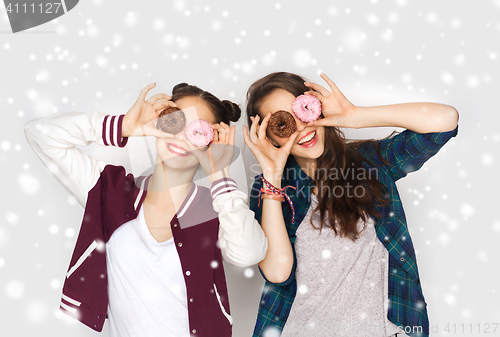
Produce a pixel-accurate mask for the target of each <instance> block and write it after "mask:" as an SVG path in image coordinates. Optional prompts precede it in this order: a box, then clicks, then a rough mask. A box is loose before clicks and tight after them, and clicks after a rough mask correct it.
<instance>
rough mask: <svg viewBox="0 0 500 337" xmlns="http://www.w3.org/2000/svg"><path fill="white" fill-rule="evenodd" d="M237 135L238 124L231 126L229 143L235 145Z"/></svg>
mask: <svg viewBox="0 0 500 337" xmlns="http://www.w3.org/2000/svg"><path fill="white" fill-rule="evenodd" d="M235 135H236V126H234V125H233V126H231V128H230V131H229V145H234V137H235Z"/></svg>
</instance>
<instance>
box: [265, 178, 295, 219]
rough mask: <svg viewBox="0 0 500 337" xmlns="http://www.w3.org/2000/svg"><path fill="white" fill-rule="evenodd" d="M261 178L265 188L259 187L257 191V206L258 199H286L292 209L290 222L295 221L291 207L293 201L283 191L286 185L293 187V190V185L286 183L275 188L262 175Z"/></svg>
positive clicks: (293, 210)
mask: <svg viewBox="0 0 500 337" xmlns="http://www.w3.org/2000/svg"><path fill="white" fill-rule="evenodd" d="M260 178H261V179H262V182H263V183H264V185H265V186H266V188H261V189H260V193H259V205H258V206H259V207H260V199H274V200H280V201H284V198H286V200H287V201H288V204H289V205H290V208H291V209H292V223H294V221H295V209H294V208H293V203H292V200H291V199H290V197H289V196H288V195H286V193H285V189H286V188H288V187H291V188H293V189H294V190H295V189H296V188H295V187H294V186H291V185H288V186H285V187H283V188H277V187H276V186H274V185H273V184H271V183H270V182H269V181H267V179H266V178H264V176H261V177H260Z"/></svg>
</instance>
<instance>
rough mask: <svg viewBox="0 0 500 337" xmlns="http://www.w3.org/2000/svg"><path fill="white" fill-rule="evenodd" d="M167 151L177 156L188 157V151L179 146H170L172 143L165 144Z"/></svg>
mask: <svg viewBox="0 0 500 337" xmlns="http://www.w3.org/2000/svg"><path fill="white" fill-rule="evenodd" d="M167 149H168V150H169V151H170V152H172V153H174V154H178V155H181V156H189V154H190V153H189V151H188V150H186V149H184V148H182V147H180V146H177V145H175V144H172V143H167Z"/></svg>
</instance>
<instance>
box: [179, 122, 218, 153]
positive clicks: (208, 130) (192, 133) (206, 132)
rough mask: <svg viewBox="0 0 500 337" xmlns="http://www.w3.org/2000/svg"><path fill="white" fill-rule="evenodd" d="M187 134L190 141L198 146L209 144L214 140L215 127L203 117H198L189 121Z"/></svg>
mask: <svg viewBox="0 0 500 337" xmlns="http://www.w3.org/2000/svg"><path fill="white" fill-rule="evenodd" d="M185 134H186V138H187V139H188V140H189V142H191V144H193V145H194V146H197V147H201V146H205V145H208V144H210V142H211V141H212V140H214V129H212V126H211V125H210V123H209V122H207V121H205V120H203V119H196V120H194V121H192V122H191V123H189V124H188V126H187V127H186V132H185Z"/></svg>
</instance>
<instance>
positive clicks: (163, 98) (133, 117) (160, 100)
mask: <svg viewBox="0 0 500 337" xmlns="http://www.w3.org/2000/svg"><path fill="white" fill-rule="evenodd" d="M155 86H156V83H151V84H149V85H148V86H146V87H145V88H144V89H142V90H141V93H140V94H139V98H138V99H137V101H136V102H135V103H134V105H133V106H132V107H131V108H130V110H129V111H128V112H127V113H126V114H125V117H124V118H123V123H122V137H131V136H155V137H173V135H171V134H169V133H165V132H163V131H161V130H159V129H157V128H156V127H155V123H156V120H157V119H158V116H159V114H160V112H162V110H163V109H165V108H166V107H168V106H173V107H174V106H176V105H175V103H174V102H172V101H170V99H171V97H170V96H169V95H167V94H156V95H153V96H151V97H150V98H149V99H148V100H146V95H147V93H148V92H149V90H151V89H152V88H154V87H155Z"/></svg>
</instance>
